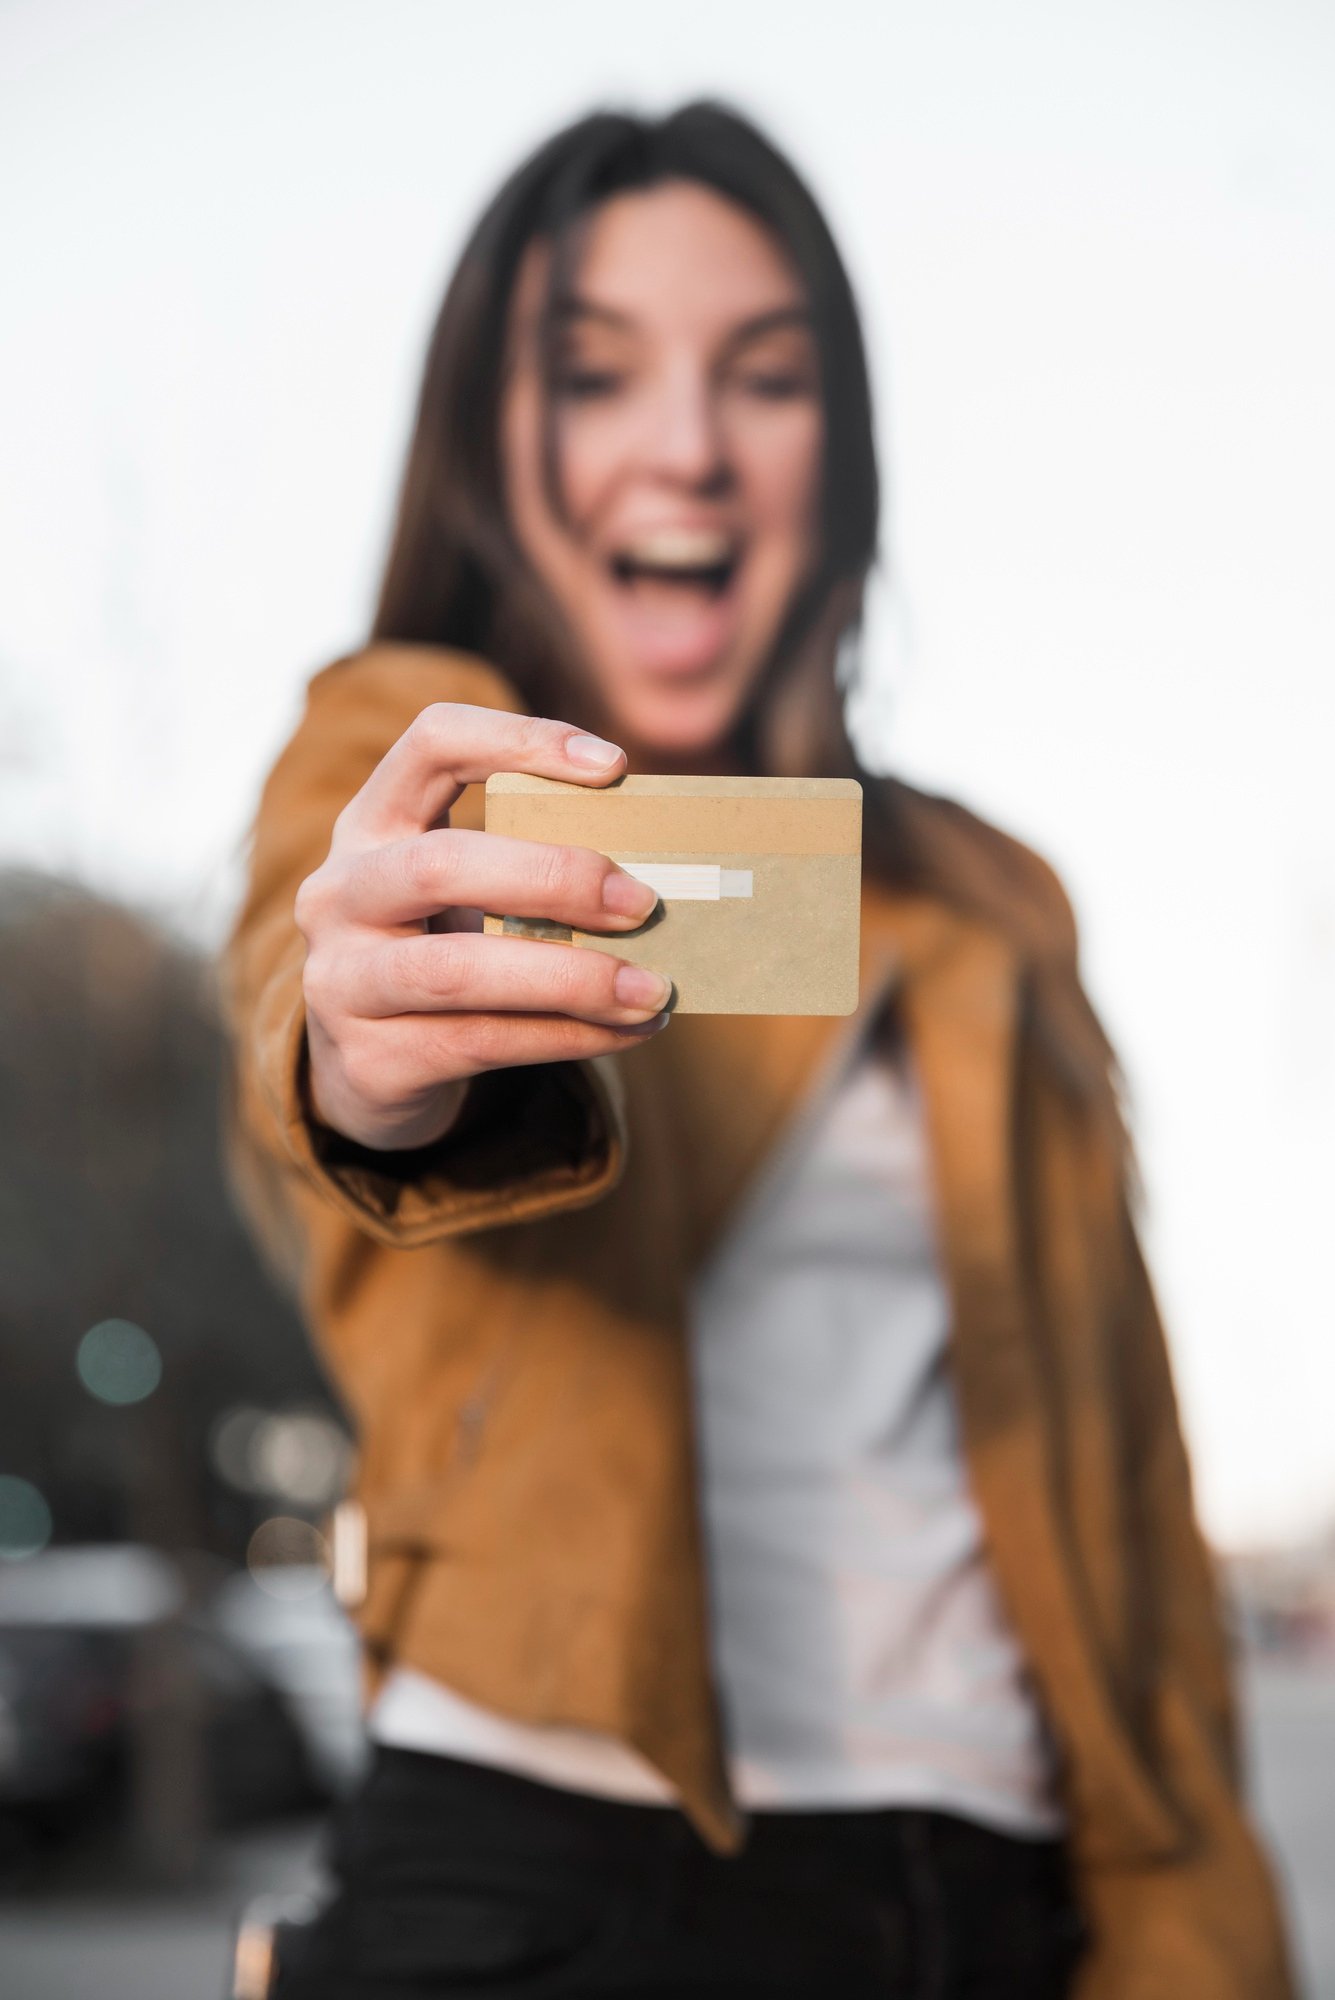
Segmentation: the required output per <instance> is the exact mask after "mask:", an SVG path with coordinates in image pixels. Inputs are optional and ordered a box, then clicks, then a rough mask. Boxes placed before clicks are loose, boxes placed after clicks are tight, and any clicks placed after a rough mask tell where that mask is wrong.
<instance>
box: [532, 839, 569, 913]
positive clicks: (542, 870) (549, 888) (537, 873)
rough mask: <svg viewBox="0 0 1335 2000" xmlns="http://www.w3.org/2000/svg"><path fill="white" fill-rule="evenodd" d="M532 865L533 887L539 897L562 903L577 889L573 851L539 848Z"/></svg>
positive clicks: (565, 848)
mask: <svg viewBox="0 0 1335 2000" xmlns="http://www.w3.org/2000/svg"><path fill="white" fill-rule="evenodd" d="M532 863H533V886H534V888H535V889H536V890H537V891H538V892H539V893H540V894H541V895H543V896H545V897H548V898H550V899H551V900H552V901H554V902H564V901H566V900H567V899H568V898H569V897H570V895H571V893H572V891H574V890H575V889H576V888H577V886H578V877H579V868H578V864H577V862H576V859H575V855H574V851H573V849H571V848H569V847H546V846H540V847H538V849H537V850H536V852H535V853H534V855H533V858H532Z"/></svg>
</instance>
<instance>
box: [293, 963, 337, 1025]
mask: <svg viewBox="0 0 1335 2000" xmlns="http://www.w3.org/2000/svg"><path fill="white" fill-rule="evenodd" d="M301 991H302V997H303V999H304V1000H305V1002H306V1008H307V1011H308V1012H309V1013H311V1014H314V1015H315V1016H316V1017H317V1019H318V1020H319V1021H320V1022H321V1023H322V1024H325V1025H327V1024H328V1022H329V1021H330V1019H331V1018H332V1016H333V1014H334V1011H335V1008H334V985H333V966H332V963H331V961H330V959H329V958H328V956H327V955H326V954H325V953H324V952H318V951H313V952H310V953H308V954H307V958H306V963H305V965H304V966H303V967H302V972H301Z"/></svg>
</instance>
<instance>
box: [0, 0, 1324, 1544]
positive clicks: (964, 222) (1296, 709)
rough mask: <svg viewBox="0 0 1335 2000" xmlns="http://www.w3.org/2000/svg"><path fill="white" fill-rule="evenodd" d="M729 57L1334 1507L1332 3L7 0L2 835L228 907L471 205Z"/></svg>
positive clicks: (1229, 1285)
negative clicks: (808, 211) (823, 227)
mask: <svg viewBox="0 0 1335 2000" xmlns="http://www.w3.org/2000/svg"><path fill="white" fill-rule="evenodd" d="M701 91H706V92H711V93H716V94H721V95H725V96H728V97H730V98H732V99H733V100H734V101H736V102H737V103H739V104H740V105H741V106H742V108H744V109H746V110H749V111H751V112H752V113H753V114H754V115H757V116H759V117H760V118H761V120H762V121H763V122H765V123H767V124H768V125H769V126H770V127H771V129H772V130H773V131H774V132H775V134H776V136H777V137H778V138H779V139H780V141H781V142H782V143H784V144H786V145H787V146H788V147H789V148H790V150H791V151H792V152H793V153H794V154H795V156H796V157H797V159H798V161H799V163H800V164H801V165H802V166H803V167H804V168H805V169H806V171H807V172H808V174H809V175H810V177H811V179H812V180H813V182H814V184H815V186H816V189H817V192H818V193H819V194H820V195H821V196H822V198H823V199H824V200H825V202H826V204H827V206H828V209H829V211H830V213H831V215H832V218H833V220H834V223H835V226H836V230H837V232H838V233H839V235H840V237H841V240H842V242H843V244H844V247H845V250H846V252H847V255H848V259H849V262H850V265H851V267H852V270H853V273H854V278H855V281H856V283H857V285H858V288H859V292H860V295H861V298H862V301H863V305H864V309H865V313H866V320H867V328H868V335H869V342H870V347H871V353H872V362H873V368H874V372H875V379H876V383H877V387H878V390H879V411H880V426H881V441H882V448H883V454H884V463H885V471H886V474H887V483H888V486H889V491H890V500H891V508H890V526H889V533H888V537H887V556H888V561H887V574H886V577H885V578H884V580H883V582H882V584H881V586H880V588H879V590H878V595H877V600H876V606H875V616H874V618H873V621H872V625H871V630H870V634H869V640H868V656H869V661H870V666H871V670H872V675H873V680H872V689H871V694H870V698H869V700H868V702H867V704H866V707H865V712H864V713H863V716H862V721H863V725H864V727H865V729H866V732H867V734H868V736H869V737H870V738H871V739H872V741H873V742H874V743H875V745H877V746H878V747H879V748H880V749H881V750H882V752H883V754H884V755H885V757H887V758H888V759H889V760H890V761H891V762H893V764H894V765H895V767H896V768H898V769H899V770H901V771H902V772H903V773H904V774H905V775H906V776H909V777H911V778H914V779H915V780H917V781H919V782H923V783H927V784H929V785H931V786H934V787H937V788H939V789H943V790H947V791H951V792H954V793H955V794H957V795H958V796H960V797H962V798H963V799H965V801H966V802H967V803H969V804H971V805H973V806H974V807H976V808H977V809H979V810H981V811H983V812H986V813H988V814H990V815H991V816H993V817H995V818H996V819H998V820H999V821H1001V823H1002V824H1004V825H1006V826H1008V827H1010V828H1011V829H1012V830H1013V831H1015V832H1018V833H1020V834H1021V835H1022V836H1024V837H1026V838H1028V839H1030V840H1032V841H1034V842H1036V843H1037V844H1038V845H1039V846H1040V847H1041V848H1042V849H1043V851H1044V852H1046V853H1047V854H1048V855H1049V857H1050V858H1051V859H1052V860H1054V861H1055V863H1056V864H1057V866H1058V867H1059V868H1060V869H1061V871H1062V873H1063V874H1064V876H1065V879H1066V881H1067V883H1068V885H1069V887H1070V889H1071V891H1072V894H1073V895H1074V897H1075V900H1076V904H1077V908H1078V911H1079V914H1080V916H1081V919H1082V923H1083V929H1084V939H1085V958H1086V972H1087V978H1088V982H1089V985H1090V988H1091V991H1092V993H1093V995H1094V998H1095V1001H1096V1004H1097V1005H1098V1006H1099V1007H1100V1009H1101V1011H1102V1012H1103V1014H1104V1016H1105V1019H1106V1020H1107V1021H1108V1024H1109V1026H1110V1028H1111V1030H1112V1032H1113V1034H1114V1037H1115V1038H1116V1039H1117V1041H1118V1042H1119V1044H1120V1045H1121V1047H1122V1049H1123V1051H1124V1054H1125V1057H1126V1061H1127V1065H1128V1068H1129V1070H1130V1074H1131V1078H1132V1082H1133V1087H1134V1090H1135V1097H1136V1104H1137V1107H1138V1127H1139V1132H1140V1137H1141V1144H1142V1149H1143V1152H1144V1156H1145V1161H1146V1166H1147V1171H1148V1178H1149V1182H1150V1188H1151V1193H1152V1196H1153V1219H1152V1227H1151V1235H1150V1250H1151V1255H1152V1258H1153V1262H1154V1266H1155V1270H1156V1274H1157V1277H1158V1281H1159V1287H1160V1292H1161V1296H1162V1298H1163V1303H1164V1306H1165V1309H1166V1312H1167V1315H1168V1318H1169V1322H1170V1328H1171V1331H1172V1335H1173V1340H1174V1352H1175V1358H1176V1365H1177V1370H1178V1377H1179V1384H1180V1388H1181V1393H1182V1397H1183V1402H1184V1407H1185V1414H1186V1419H1187V1423H1188V1428H1189V1433H1190V1436H1191V1439H1192V1442H1193V1445H1194V1448H1195V1452H1196V1460H1197V1471H1198V1484H1199V1490H1200V1496H1201V1502H1202V1507H1203V1511H1204V1513H1205V1517H1206V1520H1207V1523H1208V1525H1209V1526H1210V1527H1211V1529H1212V1530H1213V1531H1214V1532H1215V1533H1216V1535H1218V1536H1219V1537H1220V1538H1222V1539H1223V1540H1224V1541H1226V1542H1232V1543H1239V1542H1249V1541H1253V1540H1256V1539H1262V1538H1270V1537H1275V1536H1282V1535H1288V1534H1294V1533H1302V1532H1307V1531H1310V1530H1312V1529H1314V1528H1316V1527H1319V1526H1320V1525H1322V1524H1323V1523H1328V1522H1329V1523H1335V1448H1333V1447H1332V1442H1331V1433H1332V1412H1333V1411H1335V1305H1333V1304H1332V1284H1331V1281H1330V1278H1329V1274H1328V1268H1327V1256H1326V1245H1327V1243H1328V1241H1329V1240H1330V1238H1331V1235H1332V1215H1333V1214H1335V1142H1333V1141H1332V1138H1331V1133H1332V1131H1333V1130H1335V1053H1333V1052H1332V1029H1333V1028H1335V805H1333V804H1332V789H1333V788H1332V781H1331V775H1330V765H1331V761H1332V754H1333V751H1335V693H1333V692H1332V689H1333V687H1335V672H1333V670H1335V556H1333V553H1332V550H1333V545H1335V498H1333V496H1332V482H1333V481H1335V367H1332V363H1331V356H1332V355H1335V10H1333V9H1332V8H1330V7H1329V6H1328V5H1326V4H1322V3H1321V0H1309V4H1300V0H1247V3H1246V4H1242V0H1191V3H1190V4H1188V0H1154V3H1153V4H1145V0H1133V3H1132V4H1128V0H1107V4H1102V5H1095V4H1079V5H1071V4H1069V0H1065V4H1063V0H1015V3H1014V4H1011V5H1008V6H1005V7H998V6H997V5H996V4H995V0H962V3H961V4H952V3H951V0H943V3H942V4H939V5H938V4H933V5H928V4H926V0H918V4H913V5H909V4H898V3H897V0H869V3H868V4H865V5H863V4H854V0H826V4H824V5H822V6H820V7H815V6H812V5H811V4H810V0H799V4H796V5H792V4H780V0H761V3H760V4H755V0H710V4H700V0H677V4H675V5H674V6H672V7H669V8H662V9H646V8H629V7H626V6H625V5H624V4H622V5H608V4H603V0H560V4H559V5H555V4H551V0H539V4H530V0H491V4H488V5H485V6H484V5H481V4H462V0H453V3H452V4H451V0H376V4H374V5H372V4H370V0H360V4H347V0H318V4H317V0H264V4H258V3H257V0H229V4H226V5H224V4H222V0H217V4H210V5H195V4H190V0H166V4H163V0H158V3H157V4H148V0H138V3H137V4H136V0H8V4H6V5H4V6H3V7H0V104H2V105H3V109H2V111H0V260H2V262H0V269H2V270H3V273H4V279H3V290H2V295H0V864H2V863H3V862H5V861H15V860H23V861H29V862H37V863H39V864H42V865H46V866H51V867H55V868H61V869H66V870H73V871H76V872H78V873H80V874H83V875H85V876H87V877H89V878H90V879H92V880H93V881H94V882H95V883H97V884H98V885H99V886H101V887H104V888H107V889H111V890H114V891H117V892H121V893H125V894H127V895H130V896H132V897H134V898H135V899H136V900H139V901H143V902H147V903H149V904H151V905H152V906H153V907H155V908H156V909H158V910H159V911H161V912H162V913H163V914H164V915H167V916H169V917H171V918H172V919H173V920H175V921H177V922H178V923H181V924H183V925H185V926H186V927H187V928H189V929H190V930H191V931H192V932H193V934H194V935H196V936H197V937H200V938H202V939H204V940H206V941H211V940H212V939H214V938H216V937H217V936H218V934H219V932H220V930H221V927H222V925H223V923H224V922H225V920H226V916H227V913H228V910H229V908H230V906H231V900H232V898H233V897H234V895H235V892H236V886H237V881H238V853H239V846H240V842H241V839H242V837H243V834H244V829H245V825H246V822H247V819H248V815H249V813H250V810H251V807H252V804H253V800H254V796H255V793H256V790H257V787H258V784H259V782H260V780H261V778H262V776H263V773H264V770H265V768H266V767H267V764H268V762H269V760H270V759H271V757H272V756H273V754H274V751H275V750H276V748H277V747H278V745H279V743H280V741H281V740H282V738H283V736H284V734H285V732H286V731H287V729H288V728H289V727H290V725H291V723H292V721H293V719H294V716H295V713H296V707H297V703H298V700H299V696H300V690H301V686H302V684H303V682H304V680H305V679H306V677H307V676H308V675H309V674H310V673H311V672H313V671H314V670H315V669H316V668H317V667H318V666H320V665H322V664H323V663H324V662H325V661H326V660H327V659H329V658H331V657H332V656H333V655H334V654H335V653H337V652H339V651H341V650H343V649H345V648H347V647H349V646H352V645H355V644H356V643H357V642H358V640H359V638H360V637H361V635H362V634H363V632H364V628H365V625H366V621H367V617H368V612H369V605H370V600H371V594H372V590H373V584H374V579H375V576H376V572H377V568H378V565H379V562H380V560H381V557H382V554H383V551H384V547H385V540H386V534H387V528H388V520H389V513H390V507H391V502H392V496H393V491H394V486H395V481H396V477H397V473H398V467H399V461H400V455H401V452H402V448H403V443H404V439H405V434H406V429H407V424H408V419H409V414H410V409H411V405H412V400H413V397H414V393H415V388H416V376H417V370H418V367H419V364H420V360H421V355H422V350H423V344H424V339H425V334H426V329H427V325H428V321H429V319H430V317H431V314H432V312H433V309H434V306H435V303H436V301H437V298H438V296H439V292H440V288H441V285H442V283H443V280H444V277H445V275H446V272H447V270H448V267H449V264H450V262H451V260H452V257H453V255H454V252H455V250H456V249H457V247H458V244H459V242H460V240H461V237H462V235H463V233H464V232H465V230H466V228H467V226H468V224H469V222H470V221H471V219H472V216H473V215H474V213H475V211H476V209H477V207H478V206H479V205H480V203H481V202H482V201H483V200H484V199H485V197H486V196H487V194H488V193H489V192H490V190H491V188H492V187H493V186H494V184H495V182H496V181H497V179H498V178H499V177H500V176H501V174H502V173H504V172H505V171H506V170H507V169H508V168H509V167H510V166H511V165H512V164H513V163H514V161H515V159H516V158H517V157H518V155H519V154H520V153H521V152H522V151H523V150H525V149H527V147H528V146H529V145H531V144H532V143H533V142H534V141H535V140H536V139H537V138H538V137H539V136H541V135H542V134H543V133H544V132H545V131H546V130H548V129H549V128H550V127H551V126H553V125H554V124H555V123H556V122H558V121H561V120H564V119H565V118H567V117H569V116H571V115H574V114H575V113H577V112H579V111H581V110H583V109H585V108H587V107H588V106H589V105H590V104H592V103H593V102H595V101H621V102H626V101H630V102H634V103H637V104H643V105H649V106H651V107H652V106H665V105H667V104H669V103H671V102H674V101H676V100H677V99H679V98H680V97H682V96H683V95H687V94H695V93H699V92H701Z"/></svg>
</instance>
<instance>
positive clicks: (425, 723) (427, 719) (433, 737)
mask: <svg viewBox="0 0 1335 2000" xmlns="http://www.w3.org/2000/svg"><path fill="white" fill-rule="evenodd" d="M450 710H451V704H450V703H449V702H447V701H429V702H428V703H427V705H426V707H425V708H419V709H418V711H417V713H416V715H415V716H414V717H413V719H412V721H411V722H410V723H409V724H408V727H407V729H406V730H405V732H404V734H405V735H406V736H408V737H409V738H411V740H412V741H413V742H414V743H421V744H423V745H424V746H426V747H427V748H428V749H430V748H433V747H435V746H437V745H439V744H441V743H443V742H445V740H446V738H447V736H448V734H449V727H450Z"/></svg>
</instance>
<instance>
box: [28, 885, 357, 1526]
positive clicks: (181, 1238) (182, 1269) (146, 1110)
mask: <svg viewBox="0 0 1335 2000" xmlns="http://www.w3.org/2000/svg"><path fill="white" fill-rule="evenodd" d="M222 1063H223V1044H222V1037H221V1033H220V1030H219V1027H218V1025H217V1022H216V1018H215V1015H214V1011H213V1006H212V1001H211V987H210V980H209V973H208V968H207V966H206V964H205V963H204V962H203V961H201V960H200V959H199V958H198V957H197V956H196V955H195V954H194V953H192V952H191V951H190V950H189V949H188V948H187V947H186V946H185V945H184V944H182V943H181V942H179V941H178V940H176V939H175V938H173V937H171V936H170V935H169V934H168V933H167V932H165V931H164V930H163V929H162V928H161V926H159V925H158V924H156V923H154V922H152V921H150V920H149V919H147V918H146V917H144V916H142V915H140V914H138V913H136V912H135V911H132V910H130V909H127V908H124V907H121V906H119V905H117V904H115V903H112V902H109V901H106V900H104V899H102V898H100V897H98V896H96V895H94V894H92V893H90V892H89V891H88V890H86V889H84V888H82V887H80V886H79V885H77V884H75V883H72V882H68V881H64V880H60V879H56V878H52V877H48V876H43V875H39V874H33V873H18V872H11V873H7V874H5V873H0V1134H2V1135H3V1138H2V1139H0V1246H3V1247H2V1248H0V1366H3V1370H4V1377H5V1383H6V1393H5V1395H4V1397H3V1399H0V1471H5V1472H11V1473H18V1474H20V1475H21V1476H23V1477H25V1478H28V1479H31V1480H33V1481H34V1482H35V1483H36V1484H37V1485H38V1486H39V1487H40V1488H41V1490H42V1491H43V1492H44V1493H45V1494H46V1496H47V1498H48V1500H49V1501H50V1503H51V1506H52V1510H53V1513H54V1515H55V1533H56V1536H57V1537H58V1538H59V1539H63V1540H70V1539H80V1538H83V1539H102V1538H105V1537H120V1536H129V1537H132V1538H134V1539H143V1540H148V1541H152V1542H154V1543H155V1544H157V1545H158V1546H161V1547H165V1548H180V1547H184V1546H195V1547H200V1546H202V1547H212V1548H213V1549H215V1550H216V1551H217V1552H218V1553H220V1554H226V1555H230V1556H234V1557H235V1556H237V1555H239V1554H240V1553H241V1550H242V1548H243V1547H244V1542H245V1538H246V1536H247V1535H248V1533H249V1531H250V1528H251V1527H252V1526H253V1523H254V1518H255V1514H254V1503H253V1502H252V1501H250V1500H248V1499H246V1498H245V1497H243V1496H241V1495H238V1494H235V1493H233V1492H231V1491H229V1489H228V1488H227V1487H226V1486H225V1485H223V1484H222V1483H221V1482H220V1481H218V1480H217V1479H216V1478H215V1477H214V1476H213V1475H212V1473H211V1470H210V1468H209V1461H208V1440H209V1435H210V1431H211V1428H212V1427H213V1425H214V1424H215V1423H216V1421H217V1419H218V1417H219V1415H220V1414H221V1413H222V1412H223V1411H224V1410H226V1409H227V1408H228V1407H230V1406H234V1405H236V1404H237V1403H250V1404H259V1405H265V1406H268V1407H270V1408H274V1407H288V1408H290V1407H293V1406H294V1405H296V1406H307V1407H317V1408H324V1409H330V1408H331V1407H332V1404H331V1399H330V1396H329V1392H328V1389H327V1387H326V1385H325V1384H324V1383H323V1381H322V1379H321V1377H320V1375H319V1374H318V1372H317V1369H316V1366H315V1363H314V1361H313V1359H312V1356H311V1353H310V1350H309V1348H308V1346H307V1344H306V1341H305V1337H304V1335H303V1332H302V1330H301V1327H300V1324H299V1322H298V1320H297V1318H296V1315H295V1313H294V1311H293V1309H292V1307H291V1305H290V1304H289V1303H287V1302H285V1301H284V1300H282V1299H280V1298H279V1297H278V1296H277V1295H276V1293H275V1292H274V1290H273V1288H272V1286H271V1284H270V1282H269V1280H268V1278H267V1277H266V1275H265V1274H264V1273H263V1271H262V1270H261V1268H260V1266H259V1264H258V1263H257V1260H256V1257H255V1255H254V1252H253V1251H252V1249H251V1246H250V1243H249V1241H248V1239H247V1237H246V1234H245V1232H244V1229H243V1227H242V1225H241V1222H240V1220H239V1218H238V1217H237V1215H236V1213H235V1211H234V1209H233V1207H232V1205H231V1202H230V1199H229V1197H228V1194H227V1191H226V1189H225V1186H224V1183H223V1178H222V1170H221V1164H220V1160H219V1149H218V1103H219V1092H220V1086H221V1078H222ZM112 1319H117V1320H128V1321H130V1322H132V1323H133V1324H134V1325H135V1326H138V1327H142V1328H143V1329H144V1330H145V1331H146V1332H147V1333H148V1334H149V1335H150V1336H151V1338H152V1340H153V1341H154V1342H155V1343H156V1345H157V1348H158V1350H159V1352H160V1354H161V1357H162V1376H161V1381H160V1384H159V1385H158V1386H157V1388H156V1389H154V1390H153V1392H152V1393H151V1394H150V1395H148V1396H147V1397H146V1398H145V1399H144V1400H143V1401H141V1402H138V1403H134V1404H125V1405H114V1404H107V1403H104V1402H101V1401H99V1400H98V1398H97V1397H96V1396H95V1395H94V1394H93V1393H91V1392H90V1390H89V1389H88V1388H87V1387H86V1386H85V1385H84V1383H83V1381H82V1380H81V1379H80V1375H79V1372H78V1366H77V1357H78V1350H79V1343H80V1341H81V1339H82V1338H83V1336H84V1334H85V1333H86V1332H87V1331H88V1330H89V1329H90V1328H91V1327H93V1326H95V1325H97V1324H99V1323H100V1322H103V1321H106V1320H112Z"/></svg>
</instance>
